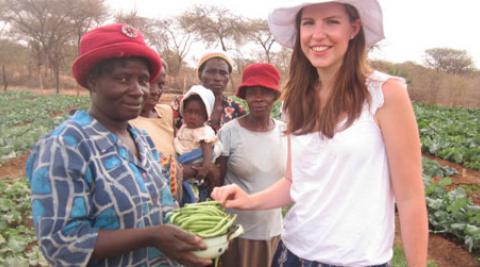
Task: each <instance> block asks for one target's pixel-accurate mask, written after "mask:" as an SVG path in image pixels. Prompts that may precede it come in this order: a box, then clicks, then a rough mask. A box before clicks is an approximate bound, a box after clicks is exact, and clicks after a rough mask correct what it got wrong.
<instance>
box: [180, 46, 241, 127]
mask: <svg viewBox="0 0 480 267" xmlns="http://www.w3.org/2000/svg"><path fill="white" fill-rule="evenodd" d="M232 66H233V63H232V60H231V59H230V57H228V55H227V54H226V53H224V52H223V51H219V52H209V53H205V54H204V55H203V56H202V57H201V58H200V60H199V61H198V64H197V75H198V79H199V80H200V83H201V84H202V85H203V86H204V87H206V88H208V89H210V90H212V92H213V94H214V95H215V105H214V109H213V112H212V116H211V118H210V120H209V125H210V126H211V127H212V128H213V129H214V130H215V131H216V132H217V131H218V130H219V129H220V127H222V125H223V124H225V123H226V122H228V121H230V120H232V119H235V118H237V117H240V116H242V115H245V111H244V110H243V108H242V106H241V105H240V104H238V103H237V102H235V101H234V100H233V99H232V98H230V97H227V96H225V95H224V91H225V88H226V87H227V85H228V81H229V80H230V74H231V73H232V69H233V67H232ZM180 100H181V98H177V99H176V100H175V102H174V104H173V107H174V110H176V111H178V110H179V104H180ZM176 117H177V128H180V126H181V124H182V118H181V117H180V115H179V113H178V112H177V113H176Z"/></svg>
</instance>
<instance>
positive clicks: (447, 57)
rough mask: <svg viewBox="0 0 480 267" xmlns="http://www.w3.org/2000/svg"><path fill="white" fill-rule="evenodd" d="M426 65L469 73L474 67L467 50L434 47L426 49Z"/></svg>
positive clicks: (448, 71) (458, 72) (456, 72)
mask: <svg viewBox="0 0 480 267" xmlns="http://www.w3.org/2000/svg"><path fill="white" fill-rule="evenodd" d="M425 54H426V56H425V65H426V66H427V67H430V68H433V69H435V70H437V71H444V72H447V73H452V74H461V73H468V72H470V71H472V70H473V69H474V65H473V60H472V58H471V56H469V55H468V53H467V51H465V50H456V49H451V48H432V49H427V50H425Z"/></svg>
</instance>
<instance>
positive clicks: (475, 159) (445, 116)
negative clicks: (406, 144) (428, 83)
mask: <svg viewBox="0 0 480 267" xmlns="http://www.w3.org/2000/svg"><path fill="white" fill-rule="evenodd" d="M414 107H415V113H416V116H417V121H418V127H419V130H420V138H421V142H422V150H423V151H424V152H427V153H430V154H432V155H435V156H437V157H439V158H442V159H445V160H448V161H451V162H455V163H458V164H462V165H464V166H465V167H468V168H472V169H476V170H480V109H461V108H445V107H439V106H433V105H425V104H416V105H415V106H414Z"/></svg>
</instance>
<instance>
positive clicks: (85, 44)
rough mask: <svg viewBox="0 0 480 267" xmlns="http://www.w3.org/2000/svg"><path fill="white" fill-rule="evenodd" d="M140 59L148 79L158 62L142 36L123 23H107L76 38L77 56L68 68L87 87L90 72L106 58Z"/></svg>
mask: <svg viewBox="0 0 480 267" xmlns="http://www.w3.org/2000/svg"><path fill="white" fill-rule="evenodd" d="M126 57H143V58H145V59H147V60H148V62H149V63H150V64H149V70H150V80H153V78H155V77H156V76H157V75H158V73H159V72H160V70H161V68H162V59H161V58H160V56H159V55H158V54H157V52H155V51H154V50H153V49H151V48H150V47H148V46H147V44H146V43H145V40H144V39H143V34H142V33H141V32H140V31H139V30H137V29H135V28H133V27H131V26H129V25H126V24H110V25H105V26H101V27H98V28H95V29H93V30H90V31H88V32H87V33H85V34H84V35H83V36H82V38H81V39H80V54H79V55H78V57H77V58H76V59H75V62H74V63H73V66H72V73H73V76H74V77H75V79H76V80H77V82H78V83H79V84H80V85H81V86H83V87H85V88H87V76H88V73H89V72H90V70H91V69H92V68H93V67H94V66H95V65H96V64H98V63H100V62H101V61H103V60H106V59H110V58H126Z"/></svg>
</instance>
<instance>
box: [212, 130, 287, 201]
mask: <svg viewBox="0 0 480 267" xmlns="http://www.w3.org/2000/svg"><path fill="white" fill-rule="evenodd" d="M288 141H289V146H288V157H287V168H286V170H285V177H282V178H281V179H280V180H278V181H277V182H276V183H274V184H273V185H271V186H270V187H268V188H267V189H265V190H263V191H260V192H258V193H255V194H252V195H248V194H247V193H245V191H243V190H242V189H241V188H240V187H239V186H238V185H236V184H230V185H226V186H221V187H215V188H214V189H213V191H212V194H211V197H212V199H215V200H218V201H220V202H222V203H224V206H225V208H233V209H241V210H265V209H274V208H279V207H283V206H286V205H289V204H291V203H292V202H293V201H292V199H291V197H290V186H291V185H292V177H291V176H292V168H291V159H290V137H289V139H288Z"/></svg>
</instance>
